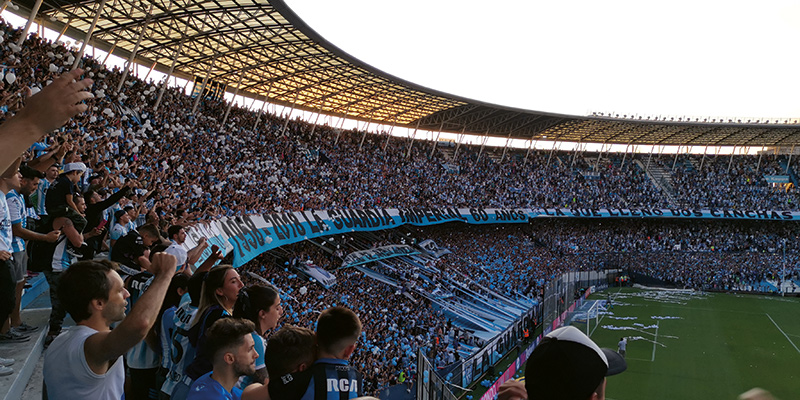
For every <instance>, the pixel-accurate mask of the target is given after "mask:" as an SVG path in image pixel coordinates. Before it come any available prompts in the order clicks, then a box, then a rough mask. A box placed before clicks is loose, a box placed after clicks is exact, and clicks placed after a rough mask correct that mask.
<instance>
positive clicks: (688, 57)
mask: <svg viewBox="0 0 800 400" xmlns="http://www.w3.org/2000/svg"><path fill="white" fill-rule="evenodd" d="M286 2H287V4H289V6H290V7H291V8H292V9H293V10H294V11H295V12H296V13H297V14H298V15H299V16H300V17H301V18H302V19H303V20H305V21H306V22H307V23H308V24H309V25H310V26H311V27H312V28H313V29H315V30H316V31H317V32H318V33H320V34H321V35H322V36H323V37H325V38H326V39H328V40H329V41H330V42H331V43H333V44H335V45H337V46H338V47H340V48H341V49H343V50H344V51H346V52H348V53H350V54H351V55H353V56H355V57H356V58H358V59H361V60H362V61H364V62H366V63H368V64H371V65H373V66H375V67H377V68H379V69H381V70H383V71H385V72H388V73H390V74H393V75H396V76H398V77H401V78H403V79H406V80H408V81H411V82H414V83H417V84H420V85H423V86H426V87H430V88H433V89H437V90H441V91H444V92H447V93H452V94H456V95H460V96H464V97H468V98H472V99H478V100H482V101H487V102H490V103H496V104H501V105H508V106H514V107H520V108H525V109H531V110H538V111H548V112H557V113H565V114H573V115H587V114H588V113H589V112H591V111H598V112H616V113H619V114H620V115H622V114H636V113H638V114H641V115H686V116H698V117H712V116H713V117H734V116H736V117H759V118H797V117H800V101H798V100H797V97H798V94H800V68H799V67H800V51H798V48H800V1H778V0H775V1H770V0H764V1H737V0H733V1H702V0H678V1H671V2H647V1H640V0H606V1H597V0H572V1H538V0H537V1H494V2H488V1H472V0H467V1H465V0H459V1H436V0H433V1H432V0H404V1H375V0H339V1H329V0H286Z"/></svg>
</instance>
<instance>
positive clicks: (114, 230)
mask: <svg viewBox="0 0 800 400" xmlns="http://www.w3.org/2000/svg"><path fill="white" fill-rule="evenodd" d="M114 220H115V221H116V222H115V223H114V226H112V227H111V231H109V233H108V238H109V240H110V242H109V245H110V247H112V248H113V247H114V245H115V244H116V243H117V240H119V239H120V238H121V237H123V236H125V235H127V234H128V232H129V231H130V230H129V229H128V223H130V222H131V218H130V217H129V216H128V213H127V212H125V210H119V211H117V212H115V213H114Z"/></svg>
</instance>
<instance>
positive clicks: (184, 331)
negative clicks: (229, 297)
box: [161, 293, 197, 395]
mask: <svg viewBox="0 0 800 400" xmlns="http://www.w3.org/2000/svg"><path fill="white" fill-rule="evenodd" d="M196 316H197V307H195V306H193V305H192V298H191V296H189V293H185V294H184V295H183V297H181V302H180V304H178V308H177V309H176V310H175V316H174V317H173V319H172V320H173V321H174V323H175V332H174V333H173V334H172V342H171V343H170V349H169V354H170V355H169V356H170V358H171V359H172V366H171V367H170V369H169V372H168V373H167V379H166V380H165V381H164V384H163V385H162V386H161V391H162V392H164V393H165V394H168V395H172V391H173V390H174V389H175V386H176V385H177V384H178V383H181V382H183V381H184V380H185V378H187V377H186V367H187V366H189V364H191V363H192V361H194V356H195V353H196V349H195V348H194V346H192V344H191V343H190V342H189V330H190V329H191V328H192V324H193V323H194V319H195V318H196Z"/></svg>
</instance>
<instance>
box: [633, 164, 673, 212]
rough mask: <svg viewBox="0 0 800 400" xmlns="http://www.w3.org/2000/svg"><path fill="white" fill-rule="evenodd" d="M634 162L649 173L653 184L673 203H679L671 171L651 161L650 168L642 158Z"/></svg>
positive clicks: (648, 175)
mask: <svg viewBox="0 0 800 400" xmlns="http://www.w3.org/2000/svg"><path fill="white" fill-rule="evenodd" d="M634 162H635V163H636V165H637V166H639V168H641V170H642V171H644V172H645V173H646V174H647V177H648V178H650V180H651V181H653V184H654V185H655V186H656V187H657V188H658V189H659V190H661V192H662V193H664V195H665V196H666V197H667V199H668V200H669V202H670V203H671V204H677V202H676V201H675V188H673V187H672V173H671V172H670V171H668V170H666V169H664V168H663V167H661V166H660V165H657V164H656V163H653V162H651V163H650V167H649V168H647V167H646V165H645V164H644V163H642V161H641V160H634Z"/></svg>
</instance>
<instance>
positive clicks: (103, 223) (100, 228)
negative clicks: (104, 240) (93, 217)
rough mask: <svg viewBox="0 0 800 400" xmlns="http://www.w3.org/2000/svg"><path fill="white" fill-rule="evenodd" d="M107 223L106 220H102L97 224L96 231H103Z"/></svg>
mask: <svg viewBox="0 0 800 400" xmlns="http://www.w3.org/2000/svg"><path fill="white" fill-rule="evenodd" d="M107 223H108V220H107V219H104V220H102V221H100V224H99V225H97V229H98V230H103V228H105V227H106V224H107Z"/></svg>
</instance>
